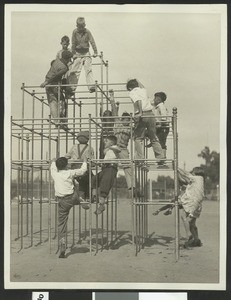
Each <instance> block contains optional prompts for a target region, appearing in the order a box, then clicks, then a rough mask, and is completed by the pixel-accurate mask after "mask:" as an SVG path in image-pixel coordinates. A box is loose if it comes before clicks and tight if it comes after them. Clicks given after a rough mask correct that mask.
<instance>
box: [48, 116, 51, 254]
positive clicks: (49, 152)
mask: <svg viewBox="0 0 231 300" xmlns="http://www.w3.org/2000/svg"><path fill="white" fill-rule="evenodd" d="M48 159H49V162H51V116H50V115H49V140H48ZM48 241H49V250H50V253H51V170H50V168H49V206H48Z"/></svg>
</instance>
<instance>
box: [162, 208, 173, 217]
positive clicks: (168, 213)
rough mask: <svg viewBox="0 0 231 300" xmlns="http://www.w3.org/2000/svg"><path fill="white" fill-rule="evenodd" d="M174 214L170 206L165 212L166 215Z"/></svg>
mask: <svg viewBox="0 0 231 300" xmlns="http://www.w3.org/2000/svg"><path fill="white" fill-rule="evenodd" d="M171 214H172V209H171V208H169V209H167V210H166V212H165V213H164V215H165V216H168V215H171Z"/></svg>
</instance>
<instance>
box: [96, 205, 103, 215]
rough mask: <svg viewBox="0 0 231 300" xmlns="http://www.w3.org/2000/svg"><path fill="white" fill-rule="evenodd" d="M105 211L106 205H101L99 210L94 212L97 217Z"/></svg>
mask: <svg viewBox="0 0 231 300" xmlns="http://www.w3.org/2000/svg"><path fill="white" fill-rule="evenodd" d="M103 211H105V205H104V204H99V206H98V208H97V209H96V211H95V212H94V214H95V215H100V214H102V212H103Z"/></svg>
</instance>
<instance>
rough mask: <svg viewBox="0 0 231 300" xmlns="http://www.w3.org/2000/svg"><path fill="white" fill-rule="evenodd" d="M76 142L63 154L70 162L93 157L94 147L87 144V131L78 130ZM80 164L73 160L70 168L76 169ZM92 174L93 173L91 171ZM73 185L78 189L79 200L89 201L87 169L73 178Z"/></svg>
mask: <svg viewBox="0 0 231 300" xmlns="http://www.w3.org/2000/svg"><path fill="white" fill-rule="evenodd" d="M77 141H78V144H75V145H73V146H72V148H71V149H70V151H69V152H67V153H66V154H65V157H66V158H67V159H70V160H69V163H71V160H74V161H83V159H84V158H85V157H86V158H87V159H90V158H91V159H94V158H95V154H94V149H93V148H92V147H91V148H90V146H89V145H88V141H89V131H80V132H79V133H78V135H77ZM79 165H81V163H78V162H75V163H72V164H71V168H72V169H76V168H78V167H79ZM92 175H93V173H92ZM74 182H75V186H76V188H77V185H78V190H79V199H80V201H89V170H87V171H86V172H85V173H84V174H83V175H81V176H78V177H75V178H74Z"/></svg>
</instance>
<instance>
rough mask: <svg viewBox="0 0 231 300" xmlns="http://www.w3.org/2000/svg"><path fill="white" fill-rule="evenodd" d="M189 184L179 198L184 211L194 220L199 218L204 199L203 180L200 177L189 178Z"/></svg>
mask: <svg viewBox="0 0 231 300" xmlns="http://www.w3.org/2000/svg"><path fill="white" fill-rule="evenodd" d="M189 179H190V183H189V184H188V185H187V187H186V190H185V192H184V194H183V195H182V196H181V197H180V203H181V204H182V206H183V208H184V210H185V211H186V212H188V213H191V214H192V215H193V216H194V217H195V218H197V217H199V215H200V212H201V209H202V201H203V198H204V179H203V177H201V176H193V175H191V176H189Z"/></svg>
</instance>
